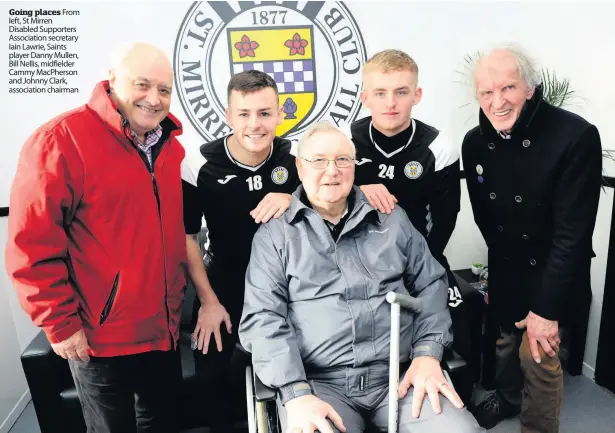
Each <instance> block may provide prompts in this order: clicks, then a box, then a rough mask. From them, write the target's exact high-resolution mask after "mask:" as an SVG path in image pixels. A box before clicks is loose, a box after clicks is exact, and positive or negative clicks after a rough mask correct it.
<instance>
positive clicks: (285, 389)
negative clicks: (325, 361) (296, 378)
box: [278, 382, 312, 405]
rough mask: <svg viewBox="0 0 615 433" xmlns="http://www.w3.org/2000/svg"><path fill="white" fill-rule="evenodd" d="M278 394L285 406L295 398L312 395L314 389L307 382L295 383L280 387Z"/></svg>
mask: <svg viewBox="0 0 615 433" xmlns="http://www.w3.org/2000/svg"><path fill="white" fill-rule="evenodd" d="M278 392H279V394H280V401H281V403H282V404H283V405H284V404H286V402H287V401H290V400H292V399H294V398H297V397H302V396H304V395H312V388H311V387H310V384H309V383H307V382H293V383H290V384H288V385H284V386H282V387H280V388H279V390H278Z"/></svg>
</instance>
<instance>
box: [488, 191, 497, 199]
mask: <svg viewBox="0 0 615 433" xmlns="http://www.w3.org/2000/svg"><path fill="white" fill-rule="evenodd" d="M495 197H496V195H495V193H494V192H492V193H491V194H489V198H490V199H491V200H493V199H495Z"/></svg>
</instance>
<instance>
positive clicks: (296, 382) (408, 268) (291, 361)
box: [239, 186, 452, 402]
mask: <svg viewBox="0 0 615 433" xmlns="http://www.w3.org/2000/svg"><path fill="white" fill-rule="evenodd" d="M302 194H304V192H303V186H299V188H298V189H297V190H296V191H295V192H294V194H293V196H292V201H291V204H290V206H289V208H288V210H287V211H286V212H285V213H284V214H283V215H282V217H280V218H279V219H272V220H270V221H269V222H268V223H266V224H263V225H261V226H260V227H259V229H258V230H257V232H256V234H255V236H254V240H253V242H252V254H251V258H250V264H249V266H248V270H247V273H246V292H245V298H244V307H243V315H242V318H241V323H240V326H239V338H240V341H241V344H242V345H243V347H244V348H245V349H246V350H248V351H249V352H251V353H252V362H253V365H254V370H255V372H256V374H257V375H258V377H259V378H260V379H261V381H262V382H263V383H264V384H265V385H268V386H271V387H274V388H281V392H282V400H283V402H284V400H288V399H290V398H294V397H297V396H299V395H304V394H309V393H310V392H311V391H310V389H309V386H307V384H306V379H307V377H306V371H307V372H308V375H309V372H310V371H322V370H326V369H331V368H338V367H344V366H349V367H359V366H364V365H368V364H372V363H377V362H388V359H389V339H390V338H389V336H390V322H391V320H390V305H389V304H388V302H387V301H386V299H385V296H386V294H387V293H388V292H391V291H393V292H399V293H403V294H410V295H412V296H415V297H417V298H419V299H421V300H422V303H423V311H422V313H420V314H418V315H417V314H412V313H410V312H407V311H404V310H403V309H402V313H401V338H400V362H404V361H407V360H408V359H409V358H412V357H417V356H424V355H428V356H433V357H435V358H437V359H441V358H442V353H443V351H444V347H445V346H448V345H450V344H451V342H452V334H451V331H450V328H451V318H450V314H449V312H448V309H447V305H446V302H447V296H448V282H447V280H446V273H445V271H444V268H443V267H442V266H441V265H440V264H439V263H438V262H437V261H436V260H435V259H434V258H433V257H432V255H431V253H430V251H429V248H428V247H427V243H426V242H425V239H424V238H423V236H422V235H421V234H420V233H419V232H418V230H417V229H415V228H414V227H413V226H412V224H411V223H410V221H409V220H408V217H407V216H406V214H405V212H404V211H403V210H402V209H401V207H399V206H395V208H394V210H393V212H392V213H391V214H390V215H387V214H383V213H379V212H378V211H377V210H375V209H373V208H372V207H371V206H370V205H369V203H368V201H367V199H366V197H365V196H364V195H363V193H362V192H361V191H360V190H359V189H358V188H357V187H353V190H352V191H351V194H353V195H354V206H353V207H352V209H351V210H350V215H349V217H348V219H347V221H346V224H345V226H344V228H343V230H342V232H341V234H340V236H339V239H338V240H337V242H336V241H335V240H334V239H333V237H332V234H331V231H330V230H329V228H328V227H327V225H326V223H325V221H324V220H323V218H322V217H321V216H320V215H319V214H318V213H317V212H316V211H315V210H313V209H312V208H310V207H308V206H306V205H305V204H303V202H302V201H301V199H300V197H301V196H302ZM285 390H286V392H285Z"/></svg>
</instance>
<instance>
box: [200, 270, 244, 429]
mask: <svg viewBox="0 0 615 433" xmlns="http://www.w3.org/2000/svg"><path fill="white" fill-rule="evenodd" d="M208 274H209V275H210V281H211V284H212V287H213V288H214V290H216V295H217V297H218V300H219V301H220V303H221V304H222V305H223V306H224V308H225V309H226V311H227V313H228V314H229V315H230V316H231V323H232V326H233V328H232V333H231V334H229V333H228V332H227V331H226V326H225V325H224V324H223V325H222V326H221V328H220V334H221V337H222V352H218V348H217V347H216V340H215V338H214V336H213V335H212V337H211V340H210V342H209V348H208V350H207V354H206V355H203V353H202V352H201V351H199V350H198V349H197V350H195V351H194V352H193V354H194V368H195V373H196V377H197V380H198V381H199V385H200V386H201V388H202V389H203V394H202V398H203V410H206V411H207V412H208V413H209V414H208V415H207V419H208V425H209V426H210V427H211V428H212V430H213V431H215V432H218V431H220V432H229V431H232V426H233V425H235V424H236V423H237V422H238V421H240V420H245V419H246V415H245V410H246V397H245V385H244V380H245V379H244V375H243V373H242V368H241V367H243V366H245V365H249V363H250V357H249V355H247V354H246V355H245V356H239V355H240V353H239V352H238V351H237V350H235V346H236V344H237V342H238V341H239V339H238V330H239V321H240V319H241V310H242V309H243V285H244V282H243V280H241V281H232V280H231V279H228V278H227V279H226V282H222V281H220V278H219V277H218V273H216V272H211V271H210V272H208ZM200 306H201V304H200V301H199V299H198V298H196V299H195V302H194V307H193V323H194V324H196V321H197V317H198V311H199V308H200ZM234 355H237V356H239V357H237V356H235V357H234ZM240 390H241V391H240Z"/></svg>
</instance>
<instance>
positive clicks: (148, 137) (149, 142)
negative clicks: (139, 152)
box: [129, 125, 162, 147]
mask: <svg viewBox="0 0 615 433" xmlns="http://www.w3.org/2000/svg"><path fill="white" fill-rule="evenodd" d="M129 128H130V125H129ZM130 136H131V137H132V139H133V141H134V142H135V143H136V144H138V145H139V146H142V147H151V146H153V145H154V144H156V143H158V140H160V137H162V126H160V125H158V126H156V127H155V128H154V129H152V130H151V131H148V132H146V133H145V143H141V140H139V136H138V135H137V133H136V132H134V131H133V130H132V128H130Z"/></svg>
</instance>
